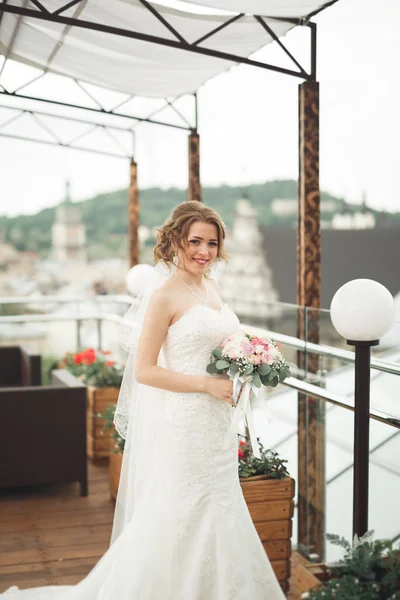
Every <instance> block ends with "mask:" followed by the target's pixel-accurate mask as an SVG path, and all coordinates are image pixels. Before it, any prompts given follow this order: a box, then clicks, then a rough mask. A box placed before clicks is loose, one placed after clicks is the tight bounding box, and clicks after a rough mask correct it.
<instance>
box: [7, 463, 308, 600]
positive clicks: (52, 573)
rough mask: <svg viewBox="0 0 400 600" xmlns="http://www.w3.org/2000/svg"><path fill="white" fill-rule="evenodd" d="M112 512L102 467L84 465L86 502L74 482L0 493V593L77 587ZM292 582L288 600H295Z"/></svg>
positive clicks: (107, 531)
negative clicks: (15, 588) (14, 588)
mask: <svg viewBox="0 0 400 600" xmlns="http://www.w3.org/2000/svg"><path fill="white" fill-rule="evenodd" d="M113 512H114V504H113V502H112V501H111V500H110V494H109V489H108V469H107V465H105V464H93V463H91V462H89V496H87V497H86V498H81V497H80V496H79V486H78V484H69V485H63V486H46V487H41V488H39V487H37V488H24V489H18V490H2V492H1V497H0V592H4V591H5V590H6V589H7V588H8V587H10V586H11V585H18V587H20V588H21V589H25V588H29V587H38V586H43V585H63V584H67V585H73V584H75V583H78V582H79V581H80V580H81V579H83V578H84V577H85V576H86V575H87V573H88V572H89V571H90V570H91V569H92V568H93V567H94V565H95V564H96V563H97V561H98V560H99V558H100V557H101V556H102V555H103V554H104V552H105V551H106V550H107V548H108V546H109V542H110V535H111V527H112V520H113ZM293 563H294V565H293V566H294V567H296V564H297V559H296V558H294V560H293ZM293 571H295V569H293ZM292 579H293V581H292V586H291V592H290V593H289V596H288V598H290V600H297V598H299V597H300V595H299V594H298V593H297V592H296V577H295V572H294V573H293V578H292ZM160 600H161V599H160Z"/></svg>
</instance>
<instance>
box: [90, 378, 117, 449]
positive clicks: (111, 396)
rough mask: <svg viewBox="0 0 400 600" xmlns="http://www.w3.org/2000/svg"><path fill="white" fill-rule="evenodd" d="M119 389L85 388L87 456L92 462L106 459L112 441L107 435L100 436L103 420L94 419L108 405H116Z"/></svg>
mask: <svg viewBox="0 0 400 600" xmlns="http://www.w3.org/2000/svg"><path fill="white" fill-rule="evenodd" d="M118 394H119V388H114V387H106V388H96V387H88V388H87V430H86V431H87V434H86V435H87V455H88V456H89V458H92V459H94V460H96V459H101V458H108V456H109V454H110V450H111V448H112V440H111V438H110V436H109V435H108V434H102V433H101V431H102V429H103V427H104V420H103V419H99V418H97V417H96V415H97V414H98V413H102V412H103V411H104V410H105V409H106V408H107V406H108V405H109V404H117V401H118Z"/></svg>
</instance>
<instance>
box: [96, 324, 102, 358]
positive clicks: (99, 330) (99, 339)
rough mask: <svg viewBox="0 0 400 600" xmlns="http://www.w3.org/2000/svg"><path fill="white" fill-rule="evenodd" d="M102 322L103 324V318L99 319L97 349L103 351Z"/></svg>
mask: <svg viewBox="0 0 400 600" xmlns="http://www.w3.org/2000/svg"><path fill="white" fill-rule="evenodd" d="M101 324H102V320H101V319H97V350H99V351H101V350H102V349H103V348H102V346H103V343H102V335H101V334H102V330H101Z"/></svg>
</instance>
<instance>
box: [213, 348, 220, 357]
mask: <svg viewBox="0 0 400 600" xmlns="http://www.w3.org/2000/svg"><path fill="white" fill-rule="evenodd" d="M212 355H213V356H215V358H222V350H219V349H218V348H216V349H215V350H213V351H212Z"/></svg>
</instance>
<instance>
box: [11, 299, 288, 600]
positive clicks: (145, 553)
mask: <svg viewBox="0 0 400 600" xmlns="http://www.w3.org/2000/svg"><path fill="white" fill-rule="evenodd" d="M238 327H239V321H238V319H237V317H236V315H235V314H234V313H233V312H232V311H231V310H230V309H229V308H228V306H226V305H222V307H221V309H220V310H219V311H216V310H213V309H211V308H209V307H207V306H204V305H202V304H196V305H194V306H193V307H192V308H190V309H189V310H188V311H186V312H185V313H184V315H183V316H182V317H181V318H180V319H179V320H178V321H176V322H175V323H174V324H173V325H172V326H171V327H170V328H169V331H168V334H167V336H166V339H165V341H164V345H163V352H164V357H165V361H166V366H167V368H169V369H172V370H174V371H178V372H181V373H187V374H190V375H204V374H205V373H206V366H207V364H208V361H209V356H210V353H211V350H212V349H213V348H215V347H216V346H218V345H219V344H220V343H221V342H222V341H223V340H224V339H225V338H226V337H227V336H228V335H230V334H231V333H233V332H234V331H236V330H237V329H238ZM152 389H154V388H148V390H149V392H148V393H149V394H151V390H152ZM165 402H166V406H165V420H166V423H165V425H166V428H165V430H166V432H167V436H166V438H165V440H164V441H163V444H162V446H163V452H162V454H160V457H159V460H160V462H161V469H160V476H159V477H157V480H158V484H157V490H154V493H152V494H151V495H148V496H147V497H146V498H143V500H142V501H141V502H139V503H138V504H137V506H135V510H134V512H133V516H132V518H131V519H130V520H129V522H128V524H127V525H126V526H125V528H124V529H123V531H122V533H121V534H120V535H119V537H118V538H117V539H116V541H115V542H114V543H113V544H112V545H111V547H110V548H109V550H108V551H107V552H106V554H105V555H104V556H103V557H102V558H101V560H100V561H99V562H98V563H97V565H96V566H95V567H94V569H93V570H92V571H91V572H90V573H89V575H88V576H87V577H86V578H85V579H83V580H82V581H81V582H80V583H79V584H78V585H76V586H51V587H46V588H35V589H29V590H19V589H18V588H16V587H12V588H9V589H8V590H7V591H6V592H5V593H4V594H0V597H1V598H4V599H5V600H6V599H7V600H11V599H13V600H14V598H15V600H56V599H57V600H58V599H62V600H282V599H284V597H285V596H284V594H283V592H282V590H281V588H280V586H279V584H278V581H277V579H276V577H275V574H274V572H273V570H272V568H271V565H270V563H269V560H268V558H267V556H266V554H265V551H264V549H263V546H262V544H261V542H260V540H259V538H258V535H257V533H256V530H255V528H254V525H253V523H252V520H251V517H250V515H249V512H248V509H247V506H246V503H245V501H244V498H243V495H242V492H241V488H240V483H239V479H238V466H237V442H236V440H235V439H233V440H232V443H231V444H230V446H229V447H228V449H227V450H223V441H224V438H225V435H226V432H227V430H228V428H229V424H230V422H231V419H232V414H233V410H234V409H233V408H232V407H231V406H230V405H229V404H227V403H225V402H222V401H221V400H217V399H216V398H213V397H212V396H209V395H207V394H204V393H198V394H196V393H188V394H182V393H172V392H165ZM148 435H149V436H151V432H148Z"/></svg>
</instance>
